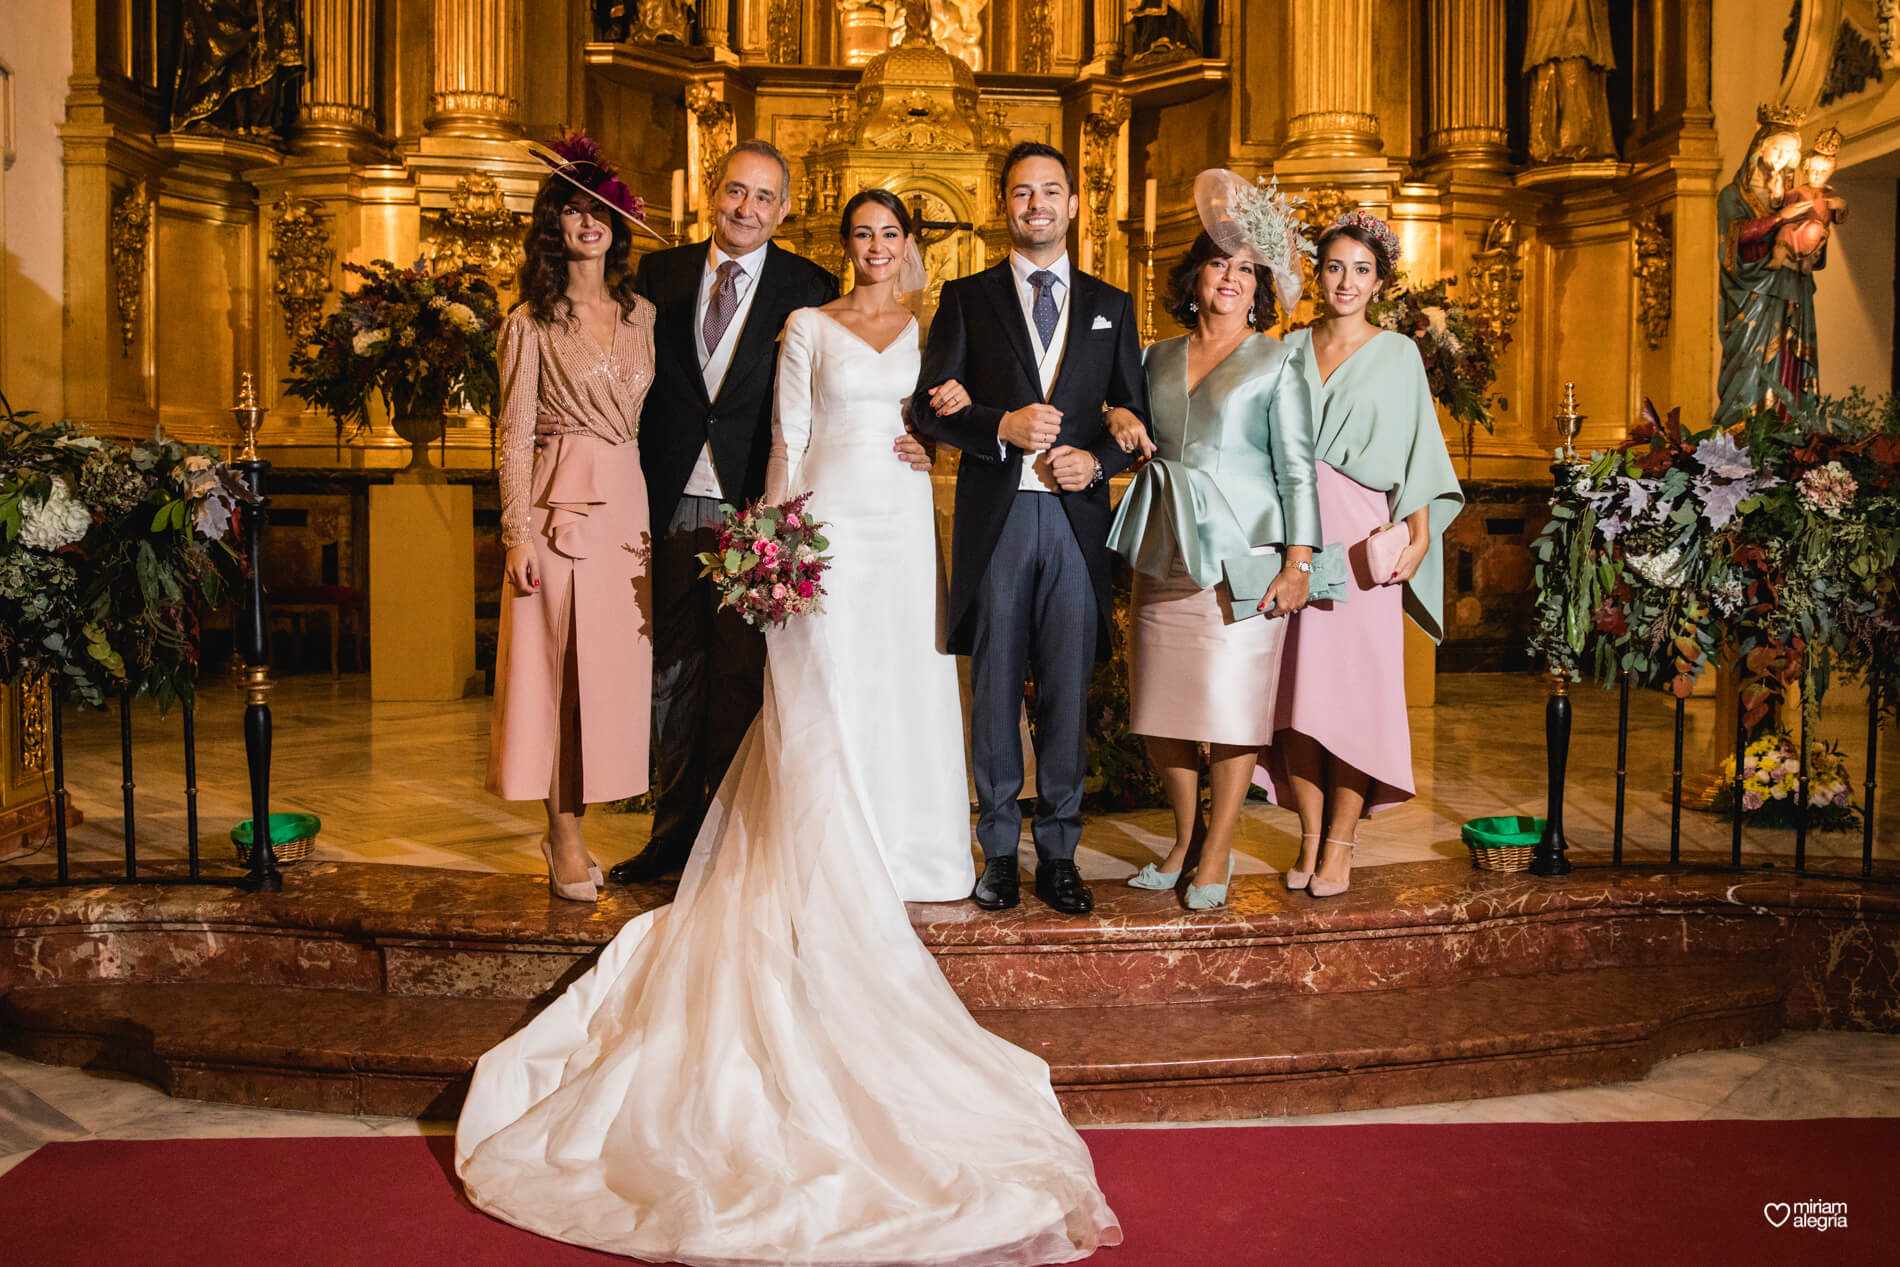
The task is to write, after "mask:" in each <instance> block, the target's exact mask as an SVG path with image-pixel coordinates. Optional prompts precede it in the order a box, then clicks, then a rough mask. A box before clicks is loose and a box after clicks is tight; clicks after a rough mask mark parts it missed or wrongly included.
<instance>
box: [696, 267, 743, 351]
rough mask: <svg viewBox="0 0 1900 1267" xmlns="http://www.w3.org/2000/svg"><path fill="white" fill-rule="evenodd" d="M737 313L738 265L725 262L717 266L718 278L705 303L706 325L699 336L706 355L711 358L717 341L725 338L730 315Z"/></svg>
mask: <svg viewBox="0 0 1900 1267" xmlns="http://www.w3.org/2000/svg"><path fill="white" fill-rule="evenodd" d="M737 311H739V264H738V261H736V260H727V261H726V262H725V263H723V264H721V265H720V266H719V276H718V277H717V278H715V279H714V281H713V292H712V298H711V299H709V300H707V301H706V324H705V325H704V326H703V327H702V328H701V331H700V333H701V335H702V337H703V338H704V339H705V340H706V355H707V356H709V357H710V356H711V355H712V354H713V353H714V352H715V351H717V350H718V348H719V340H721V339H723V338H725V337H726V327H727V326H729V325H731V324H732V314H733V313H735V312H737Z"/></svg>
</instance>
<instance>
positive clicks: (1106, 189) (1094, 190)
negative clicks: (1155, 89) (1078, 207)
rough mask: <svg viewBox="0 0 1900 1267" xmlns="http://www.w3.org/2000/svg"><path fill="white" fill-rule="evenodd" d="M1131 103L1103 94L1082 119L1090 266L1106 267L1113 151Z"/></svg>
mask: <svg viewBox="0 0 1900 1267" xmlns="http://www.w3.org/2000/svg"><path fill="white" fill-rule="evenodd" d="M1132 105H1133V103H1132V102H1130V100H1129V99H1128V97H1127V96H1126V94H1123V93H1114V94H1112V95H1109V96H1106V97H1103V98H1102V99H1101V104H1100V105H1099V106H1098V108H1097V109H1095V110H1094V111H1092V112H1091V113H1090V114H1088V115H1086V116H1085V117H1084V118H1083V120H1082V188H1083V191H1084V192H1085V193H1086V194H1087V195H1088V204H1089V243H1090V248H1091V249H1090V265H1091V266H1092V267H1093V269H1094V271H1095V272H1097V273H1098V274H1099V273H1105V272H1106V271H1107V268H1108V219H1109V213H1110V211H1111V209H1112V208H1113V206H1114V203H1115V184H1116V177H1117V173H1116V170H1115V154H1116V149H1117V143H1118V142H1119V140H1120V139H1121V131H1122V125H1123V124H1124V123H1127V122H1128V116H1129V113H1130V111H1131V109H1132Z"/></svg>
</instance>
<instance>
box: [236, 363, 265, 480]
mask: <svg viewBox="0 0 1900 1267" xmlns="http://www.w3.org/2000/svg"><path fill="white" fill-rule="evenodd" d="M231 416H232V417H234V418H236V419H237V425H238V430H239V431H242V432H243V433H244V447H243V448H242V449H240V450H239V451H238V456H237V460H238V461H240V462H255V461H257V429H258V427H259V426H261V425H263V422H264V411H263V410H262V409H260V408H259V407H258V404H257V387H256V385H255V384H254V383H252V382H251V372H250V371H249V370H246V371H244V379H243V381H242V382H241V383H239V384H238V400H237V404H235V405H233V406H231Z"/></svg>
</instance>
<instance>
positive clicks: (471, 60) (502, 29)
mask: <svg viewBox="0 0 1900 1267" xmlns="http://www.w3.org/2000/svg"><path fill="white" fill-rule="evenodd" d="M521 74H522V71H521V0H435V73H434V76H433V80H432V84H433V91H431V92H430V94H429V118H428V119H427V121H426V124H425V126H427V127H428V129H429V131H430V132H431V133H434V134H435V135H438V136H467V137H484V138H491V139H506V138H509V137H516V136H519V135H521Z"/></svg>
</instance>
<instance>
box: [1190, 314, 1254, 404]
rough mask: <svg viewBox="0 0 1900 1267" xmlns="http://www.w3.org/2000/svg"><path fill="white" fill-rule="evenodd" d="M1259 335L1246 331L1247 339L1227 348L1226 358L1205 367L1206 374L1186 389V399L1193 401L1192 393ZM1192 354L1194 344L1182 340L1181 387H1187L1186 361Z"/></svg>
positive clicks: (1198, 389) (1252, 331) (1199, 388)
mask: <svg viewBox="0 0 1900 1267" xmlns="http://www.w3.org/2000/svg"><path fill="white" fill-rule="evenodd" d="M1259 333H1260V332H1259V331H1258V330H1250V331H1248V332H1247V337H1246V338H1244V339H1242V340H1241V341H1240V342H1238V343H1236V344H1234V346H1233V347H1231V348H1229V349H1227V355H1226V356H1223V357H1222V358H1221V359H1220V360H1218V361H1216V362H1214V363H1213V364H1212V365H1210V366H1208V367H1207V372H1206V373H1204V374H1202V375H1201V376H1200V377H1199V378H1197V379H1195V380H1194V386H1192V387H1188V388H1187V398H1188V399H1189V400H1193V399H1194V393H1196V392H1198V391H1200V390H1201V387H1202V385H1203V384H1205V383H1206V382H1207V380H1208V379H1210V378H1212V377H1214V375H1216V374H1218V373H1220V368H1221V366H1223V365H1225V364H1227V362H1229V361H1231V360H1233V359H1234V357H1235V355H1237V354H1238V353H1239V351H1240V349H1242V348H1244V347H1246V346H1247V345H1248V344H1249V343H1252V342H1253V340H1254V336H1256V335H1258V334H1259ZM1193 354H1194V344H1193V343H1192V342H1191V341H1189V340H1187V339H1184V340H1182V346H1181V385H1182V386H1183V387H1187V377H1188V359H1189V358H1190V357H1191V356H1192V355H1193Z"/></svg>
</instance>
